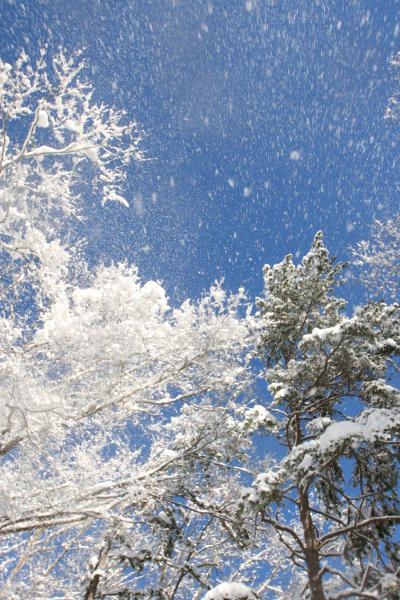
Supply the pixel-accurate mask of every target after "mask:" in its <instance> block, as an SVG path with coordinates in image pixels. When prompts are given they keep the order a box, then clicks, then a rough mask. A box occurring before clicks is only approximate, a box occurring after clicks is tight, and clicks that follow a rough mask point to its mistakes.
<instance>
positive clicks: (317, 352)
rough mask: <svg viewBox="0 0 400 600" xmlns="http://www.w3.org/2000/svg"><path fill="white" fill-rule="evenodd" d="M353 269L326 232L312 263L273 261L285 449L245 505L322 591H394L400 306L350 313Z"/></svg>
mask: <svg viewBox="0 0 400 600" xmlns="http://www.w3.org/2000/svg"><path fill="white" fill-rule="evenodd" d="M343 268H344V266H343V265H342V264H335V263H334V261H333V260H332V259H330V258H329V256H328V252H327V250H326V248H325V247H324V244H323V241H322V235H321V234H320V233H319V234H317V236H316V237H315V239H314V242H313V245H312V248H311V250H310V252H309V253H308V254H307V255H306V256H305V257H304V258H303V261H302V263H301V264H300V265H298V266H295V265H294V264H293V261H292V257H291V256H290V255H289V256H287V257H286V258H285V259H284V261H283V262H282V263H280V264H277V265H275V267H273V268H271V267H269V266H268V265H267V266H266V267H265V268H264V278H265V297H264V298H263V299H261V300H260V301H259V306H260V312H261V318H262V319H263V322H264V327H265V330H264V333H263V334H262V336H261V338H260V342H259V351H260V353H261V356H262V357H263V360H264V361H265V364H266V380H267V383H268V387H269V391H270V393H271V396H272V399H271V401H270V403H269V405H268V406H267V408H268V410H269V412H270V413H271V415H272V416H273V418H271V419H270V420H269V422H267V423H266V429H267V431H268V432H269V438H268V439H270V440H273V439H274V440H275V443H276V444H277V445H278V448H280V449H279V450H277V453H276V454H277V456H276V459H275V461H273V462H272V464H271V466H270V467H269V468H268V469H266V470H265V472H261V473H260V474H259V475H258V476H257V478H256V479H255V481H254V483H253V486H252V488H250V489H249V490H248V491H247V492H246V494H245V496H244V500H245V502H244V504H243V510H245V507H246V504H247V506H248V505H250V506H251V507H252V509H253V510H254V512H255V514H256V516H257V518H258V519H259V520H261V521H262V522H263V523H267V524H269V525H271V526H272V527H274V528H275V530H276V531H277V532H278V534H279V536H280V538H281V541H282V543H283V544H284V545H285V546H286V547H287V548H288V551H289V552H290V554H291V559H292V561H293V563H294V564H296V565H298V568H299V570H304V571H305V572H306V574H307V585H306V589H305V590H304V592H305V593H306V596H307V597H309V598H311V599H312V600H323V599H324V598H331V599H336V600H338V599H339V598H350V597H351V598H353V597H354V598H387V599H389V598H393V599H394V598H398V594H399V590H400V569H399V557H400V554H399V553H400V545H399V542H398V540H399V537H398V533H399V531H398V523H399V522H400V514H399V509H400V503H399V480H398V473H399V433H400V428H399V412H400V392H399V390H398V389H397V388H396V387H395V382H394V381H392V383H390V375H391V372H392V371H393V370H394V368H396V357H398V356H399V354H400V308H399V306H398V305H393V306H388V305H386V304H384V303H381V302H376V303H370V304H367V305H365V306H362V307H359V308H358V309H357V310H356V311H355V313H354V315H353V316H347V315H346V313H345V312H344V309H345V305H346V303H345V301H344V300H343V299H342V298H340V297H338V296H336V295H335V289H336V287H337V285H338V284H339V283H340V278H341V273H342V270H343ZM271 443H272V441H271ZM293 520H294V522H295V526H293V525H292V522H293ZM296 522H297V525H296ZM300 595H301V594H300V592H299V596H300Z"/></svg>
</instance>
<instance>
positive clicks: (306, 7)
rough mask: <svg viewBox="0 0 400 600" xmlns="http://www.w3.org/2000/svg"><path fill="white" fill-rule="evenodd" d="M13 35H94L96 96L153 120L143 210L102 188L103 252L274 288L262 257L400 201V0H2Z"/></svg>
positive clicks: (1, 21) (94, 256) (168, 282)
mask: <svg viewBox="0 0 400 600" xmlns="http://www.w3.org/2000/svg"><path fill="white" fill-rule="evenodd" d="M0 14H1V18H0V50H1V55H2V57H3V58H4V59H6V60H8V61H13V60H14V59H15V58H16V56H17V55H18V53H19V51H20V49H21V47H24V48H25V50H26V51H27V52H28V53H29V54H31V55H33V56H35V55H36V54H37V52H38V49H39V47H41V46H43V45H44V44H46V43H48V44H49V51H50V53H51V52H52V51H55V50H56V49H57V48H58V46H59V45H62V46H64V47H65V48H66V49H67V50H70V51H71V52H72V51H73V50H75V49H77V48H81V47H85V48H86V53H85V55H86V57H87V59H88V64H89V67H88V73H87V75H88V77H89V78H90V79H91V80H92V81H93V83H94V85H95V88H96V94H97V99H98V100H103V101H105V102H107V103H112V104H115V105H116V106H117V107H119V108H125V109H126V110H127V111H128V113H129V115H131V116H134V117H135V118H136V120H137V122H138V124H139V125H140V127H141V129H142V130H143V131H144V132H145V134H146V135H145V138H144V140H143V144H142V147H143V149H144V150H145V151H146V153H147V156H148V158H149V160H148V161H146V162H144V163H142V164H139V165H133V166H132V167H131V168H130V169H129V171H128V181H127V193H126V197H127V198H128V200H129V201H130V204H131V206H130V208H129V209H126V208H123V207H120V206H116V205H108V206H106V207H105V208H101V207H100V206H99V204H98V202H97V199H96V198H89V197H87V198H86V202H85V207H84V211H85V214H86V215H87V217H88V220H87V221H86V223H85V226H84V234H85V235H86V236H87V238H88V242H89V243H88V255H89V258H90V260H91V261H93V262H95V261H98V260H106V261H109V260H123V259H128V260H129V261H130V262H134V263H136V264H137V265H138V266H139V268H140V272H141V274H142V275H143V277H144V278H146V279H147V278H159V279H162V280H163V282H164V285H165V287H166V289H167V292H168V294H169V295H170V296H171V297H172V299H175V300H181V299H183V298H184V297H187V296H198V295H199V294H200V293H201V290H202V289H203V288H205V287H208V286H209V285H210V284H211V283H212V282H213V281H214V280H215V279H216V278H220V277H222V276H224V277H225V281H226V285H227V286H228V287H229V288H233V289H235V288H237V287H238V286H240V285H244V286H245V287H246V288H247V289H248V290H249V291H250V293H251V294H252V295H253V294H257V293H260V291H261V288H262V274H261V268H262V265H263V264H264V263H266V262H268V263H274V262H276V261H278V260H281V259H282V257H283V256H284V255H285V254H286V253H288V252H293V253H294V254H296V252H297V253H299V256H302V254H303V253H304V252H305V251H307V249H308V248H309V246H310V243H311V241H312V238H313V236H314V233H315V232H316V231H317V230H318V229H321V228H322V229H323V231H324V234H325V239H326V242H327V244H328V247H329V248H330V250H331V252H332V253H334V254H336V255H338V256H339V257H341V258H346V257H347V256H348V247H349V245H350V244H351V243H354V242H356V241H357V240H359V239H361V238H363V237H365V236H367V235H368V227H369V225H370V223H371V221H372V219H373V218H374V216H377V217H379V218H385V217H387V216H390V215H392V214H393V213H395V212H397V211H398V198H399V196H398V184H399V179H400V164H399V160H400V153H399V132H400V124H399V123H391V122H388V121H385V120H384V118H383V117H384V112H385V107H386V105H387V102H388V98H389V97H390V95H391V94H392V93H393V91H394V90H395V87H396V82H395V79H394V76H393V73H392V72H391V69H390V66H389V62H388V61H389V58H390V56H392V55H393V53H395V52H397V51H398V50H400V2H399V1H398V0H379V1H376V0H337V1H335V2H333V1H332V0H247V1H246V0H229V1H228V0H225V1H223V0H216V1H213V0H206V1H203V0H174V1H172V0H153V1H151V0H142V1H139V0H136V1H125V0H118V1H114V2H111V1H103V2H100V1H96V0H68V2H64V1H61V0H51V1H50V0H46V1H43V0H32V1H28V0H18V1H14V2H12V1H11V0H0Z"/></svg>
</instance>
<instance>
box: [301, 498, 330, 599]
mask: <svg viewBox="0 0 400 600" xmlns="http://www.w3.org/2000/svg"><path fill="white" fill-rule="evenodd" d="M299 504H300V520H301V524H302V526H303V532H304V541H305V547H306V549H305V560H306V564H307V572H308V581H309V585H310V599H311V600H326V597H325V594H324V588H323V585H322V579H321V577H320V571H321V565H320V561H319V540H318V537H317V535H316V530H315V527H314V524H313V521H312V517H311V511H310V504H309V501H308V490H307V489H302V488H299Z"/></svg>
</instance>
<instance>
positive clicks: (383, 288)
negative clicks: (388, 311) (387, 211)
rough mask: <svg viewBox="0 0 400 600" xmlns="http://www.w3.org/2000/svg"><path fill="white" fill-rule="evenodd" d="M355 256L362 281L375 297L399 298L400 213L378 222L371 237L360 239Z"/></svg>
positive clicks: (355, 249) (355, 262)
mask: <svg viewBox="0 0 400 600" xmlns="http://www.w3.org/2000/svg"><path fill="white" fill-rule="evenodd" d="M353 256H354V265H355V266H356V267H358V268H359V269H360V274H361V278H360V279H361V281H362V283H363V284H364V285H366V286H367V287H368V289H369V290H370V291H371V292H372V293H373V294H374V295H375V296H377V297H380V298H388V299H399V294H400V213H399V214H397V215H396V216H394V217H393V218H391V219H387V220H386V221H378V220H376V221H374V223H373V226H372V231H371V239H369V240H362V241H361V242H359V243H358V244H357V246H356V247H355V248H354V249H353Z"/></svg>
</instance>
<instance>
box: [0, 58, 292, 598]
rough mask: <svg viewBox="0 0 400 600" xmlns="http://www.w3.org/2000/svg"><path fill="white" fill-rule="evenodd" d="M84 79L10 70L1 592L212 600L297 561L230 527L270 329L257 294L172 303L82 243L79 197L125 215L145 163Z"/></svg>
mask: <svg viewBox="0 0 400 600" xmlns="http://www.w3.org/2000/svg"><path fill="white" fill-rule="evenodd" d="M82 73H84V64H83V62H82V61H81V58H80V55H79V53H78V54H77V55H76V56H74V57H73V58H72V59H68V58H66V57H65V55H64V53H63V52H62V51H60V53H59V54H58V55H57V56H56V57H55V58H54V60H53V61H52V62H51V63H50V61H49V60H48V59H47V56H46V54H45V53H41V56H40V58H39V59H38V61H37V62H36V64H34V65H32V64H31V62H30V61H29V59H28V57H27V56H26V55H25V54H24V53H22V54H21V56H20V58H19V59H18V61H17V63H16V65H15V66H14V67H13V68H12V67H11V66H10V65H8V64H6V63H3V62H2V63H1V65H0V109H1V119H2V122H1V131H0V210H1V218H0V221H1V222H0V226H1V229H0V246H1V250H0V261H1V267H2V272H1V286H2V300H1V303H0V307H1V319H0V340H1V342H0V343H1V347H0V385H1V390H2V391H1V395H0V563H1V569H0V598H7V599H10V600H11V599H16V598H18V599H19V598H26V599H29V598H32V599H35V600H39V599H47V600H48V599H49V598H65V599H67V598H74V599H75V598H81V597H82V598H85V599H87V600H91V599H95V598H99V597H102V598H107V597H110V598H111V597H112V598H114V597H119V598H132V599H133V598H155V597H157V598H169V599H172V598H179V597H180V598H183V597H190V598H195V597H197V598H199V597H200V595H202V594H203V593H204V592H205V591H206V590H207V589H210V588H211V587H212V585H213V584H212V581H215V577H216V576H220V577H222V575H223V574H225V575H227V576H234V575H235V573H236V577H238V578H241V579H243V580H244V581H249V580H252V578H253V579H254V573H255V572H256V571H257V570H258V571H259V569H260V565H264V564H265V563H266V562H267V561H270V562H271V560H272V563H273V562H274V561H275V563H276V564H278V563H280V564H281V563H282V560H283V559H282V554H279V552H278V551H275V550H274V552H273V554H274V557H273V558H272V555H271V552H268V554H267V546H266V545H263V544H262V542H261V536H260V528H258V530H257V531H256V530H255V527H254V523H253V522H252V520H251V519H250V518H249V519H247V520H245V519H242V520H240V521H238V520H236V519H234V518H233V517H232V515H234V514H235V513H236V512H237V511H238V509H239V506H238V502H239V499H240V496H241V493H240V489H241V478H243V477H245V478H246V477H251V473H250V471H249V470H248V469H247V468H246V466H245V464H244V462H245V456H246V450H247V448H248V446H249V434H250V433H251V431H254V430H255V429H257V427H258V426H259V422H258V421H259V418H258V413H257V411H254V408H253V409H252V408H247V400H248V399H249V397H250V396H249V394H250V389H251V386H252V378H253V375H252V372H251V371H250V370H249V369H248V360H249V356H250V355H249V350H251V348H252V346H253V340H254V331H255V321H254V319H253V317H251V314H250V311H249V309H248V306H247V300H246V298H245V295H244V292H243V290H239V292H238V293H236V294H232V295H228V294H227V293H226V292H225V291H224V290H223V289H222V287H221V285H219V284H215V285H214V286H212V288H211V289H210V291H209V292H208V293H206V294H205V295H204V296H203V298H201V299H200V300H198V301H196V302H191V301H189V300H188V301H186V302H184V303H183V304H182V305H181V306H180V307H176V308H173V307H171V306H170V305H169V302H168V298H167V295H166V292H165V290H164V289H163V287H162V286H161V284H160V283H159V282H154V281H148V282H146V283H143V282H142V281H141V280H140V278H139V276H138V273H137V270H136V268H135V267H133V266H129V265H126V264H122V265H111V266H108V267H106V266H104V265H99V266H98V267H97V268H96V269H94V270H93V271H91V270H89V268H88V267H87V265H86V264H85V261H84V260H83V258H82V257H81V256H80V255H79V253H78V252H76V251H74V250H73V249H72V247H71V244H69V240H70V239H74V242H75V245H76V244H78V245H79V240H76V236H75V238H74V235H75V234H74V232H73V229H74V221H73V219H74V218H76V217H77V216H79V212H80V202H81V197H82V196H83V195H84V194H86V193H94V194H96V195H98V196H99V199H100V200H101V201H103V202H105V201H110V200H114V201H119V202H122V203H123V204H125V203H126V201H125V199H124V196H123V188H122V186H123V181H124V177H125V168H126V166H127V164H128V162H129V161H130V159H140V158H141V153H140V151H139V147H138V141H139V136H138V134H137V130H136V126H135V124H134V123H133V122H129V120H128V119H127V118H126V115H124V114H123V113H122V112H119V111H117V110H115V109H113V108H108V107H106V106H104V105H103V104H99V105H98V104H95V103H94V102H92V97H93V90H92V87H91V85H90V84H89V83H87V82H86V81H83V80H81V79H80V77H81V75H82ZM85 182H88V183H90V187H88V188H85ZM239 400H240V402H239ZM238 406H239V408H240V410H238ZM240 460H241V461H242V465H241V466H239V465H238V461H240ZM250 546H252V548H253V549H255V548H256V549H257V550H256V553H255V554H254V555H253V554H252V550H251V549H249V548H250ZM245 547H246V548H245ZM239 557H240V559H239ZM240 562H242V563H243V564H242V566H240V565H239V563H240ZM276 573H277V571H276V569H275V570H274V568H272V570H271V569H270V571H269V574H268V577H269V579H268V580H267V581H264V582H263V585H264V588H265V589H267V587H268V586H269V585H270V580H272V578H273V577H274V576H276Z"/></svg>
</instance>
